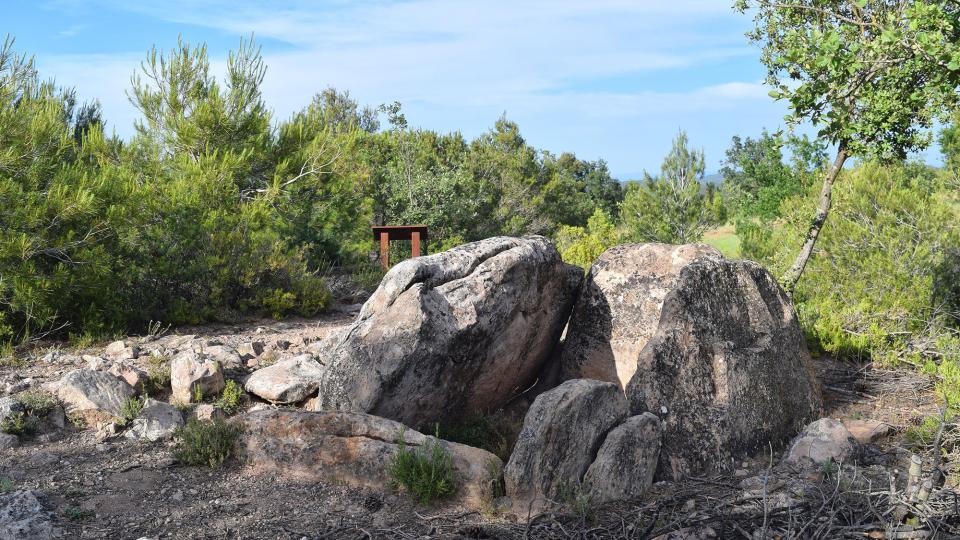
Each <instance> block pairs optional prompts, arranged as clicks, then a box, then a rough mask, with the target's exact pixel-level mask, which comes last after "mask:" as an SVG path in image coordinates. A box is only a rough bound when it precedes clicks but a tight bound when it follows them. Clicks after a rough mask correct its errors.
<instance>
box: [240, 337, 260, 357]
mask: <svg viewBox="0 0 960 540" xmlns="http://www.w3.org/2000/svg"><path fill="white" fill-rule="evenodd" d="M263 346H264V344H263V340H261V339H258V340H255V341H248V342H246V343H242V344H240V346H239V347H237V354H239V355H240V358H241V359H242V360H245V361H246V360H250V359H252V358H256V357H258V356H260V355H261V354H263Z"/></svg>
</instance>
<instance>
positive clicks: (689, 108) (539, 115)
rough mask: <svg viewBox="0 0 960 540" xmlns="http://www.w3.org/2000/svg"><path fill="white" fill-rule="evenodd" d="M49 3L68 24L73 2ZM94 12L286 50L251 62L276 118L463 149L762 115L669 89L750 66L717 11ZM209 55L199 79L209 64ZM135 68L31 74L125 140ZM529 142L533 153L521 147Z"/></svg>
mask: <svg viewBox="0 0 960 540" xmlns="http://www.w3.org/2000/svg"><path fill="white" fill-rule="evenodd" d="M59 1H61V2H64V1H66V2H68V3H69V4H70V6H71V9H79V8H78V3H82V2H83V0H59ZM91 1H92V0H91ZM95 3H98V4H99V5H100V6H101V8H103V9H120V10H135V11H137V12H138V13H140V14H146V15H148V16H150V17H154V18H157V19H161V20H165V21H170V22H176V23H180V24H188V25H193V26H201V27H208V28H214V29H216V30H219V31H225V32H228V33H231V34H234V35H237V36H238V37H239V36H240V35H246V34H249V33H251V32H253V33H255V35H256V36H258V37H259V38H261V40H263V39H264V38H267V39H269V40H275V41H280V42H283V43H286V44H287V46H286V48H283V47H273V48H271V49H270V50H268V51H267V53H266V54H265V60H266V62H267V65H268V73H267V78H266V80H265V84H264V94H265V97H266V100H267V102H268V103H269V104H270V106H271V107H273V109H274V110H275V114H276V116H277V117H278V118H285V117H287V116H288V115H289V114H291V113H292V112H294V111H296V110H298V109H300V108H301V107H303V106H304V105H306V104H307V103H308V102H309V100H310V98H311V96H312V95H313V94H314V93H316V92H317V91H319V90H321V89H322V88H324V87H325V86H328V85H332V86H335V87H337V88H339V89H346V90H349V91H350V92H351V94H352V95H353V96H354V97H355V98H357V99H358V100H359V101H360V102H361V103H367V104H374V105H375V104H379V103H382V102H388V101H393V100H398V101H401V102H403V103H404V106H405V108H406V109H407V111H408V113H407V118H408V120H410V121H411V122H412V123H413V124H414V125H422V126H424V127H430V128H433V129H440V130H444V131H451V130H455V129H461V130H462V131H463V132H464V133H465V134H466V135H468V136H469V135H474V134H477V133H479V132H480V131H482V130H484V129H486V128H487V127H488V126H490V125H491V124H492V122H493V120H495V119H496V117H497V116H498V115H499V114H500V113H501V112H503V111H507V112H508V113H509V115H510V116H511V117H513V118H517V119H518V120H519V119H521V118H524V119H529V120H530V122H531V123H530V124H526V123H524V122H523V121H521V127H522V128H523V129H524V131H525V132H526V133H528V134H529V133H533V134H537V133H553V134H569V135H568V136H567V137H566V138H565V139H564V140H555V139H556V137H549V138H550V139H551V140H550V141H549V143H550V144H557V145H562V146H563V147H564V148H567V149H573V150H577V149H579V148H580V147H581V146H582V145H583V141H582V140H579V139H578V137H582V134H584V133H589V132H593V131H596V130H598V129H600V130H601V131H603V129H602V126H607V131H609V132H614V131H619V130H621V129H622V127H623V126H622V125H615V124H616V123H620V124H623V123H628V124H636V123H637V122H644V121H647V120H650V121H651V122H653V119H657V120H656V121H658V122H662V121H663V119H664V118H668V117H670V116H671V115H673V116H676V117H677V118H678V119H679V118H683V117H686V116H688V115H690V114H694V113H710V112H716V111H729V110H732V109H735V108H737V107H745V106H746V107H750V104H751V103H756V102H758V101H762V102H764V103H766V102H768V101H769V98H768V97H767V96H766V90H764V89H763V86H762V84H760V83H755V82H749V81H747V82H743V81H736V76H731V79H732V80H731V81H728V82H724V83H721V84H713V85H710V84H708V82H707V81H704V82H702V83H700V84H699V85H698V84H695V83H690V82H688V83H686V84H687V86H686V87H684V86H682V85H679V84H673V85H671V84H670V83H669V82H670V80H671V79H672V78H673V77H674V76H675V75H676V74H678V73H686V74H687V76H686V77H684V79H686V80H688V81H692V80H696V79H697V77H695V76H690V72H692V71H695V70H697V69H698V68H699V67H701V66H705V65H708V64H709V63H714V62H723V61H732V60H735V59H738V58H749V57H750V56H752V55H755V54H756V51H755V50H754V49H752V48H751V47H750V46H749V45H748V44H747V43H746V40H745V38H744V37H743V27H744V26H745V25H746V24H748V22H747V21H744V20H743V19H742V17H737V16H735V15H734V14H733V13H732V12H731V11H730V9H729V5H728V2H726V1H724V0H674V1H669V2H668V1H663V0H594V1H591V2H582V1H576V2H574V1H562V0H553V1H544V0H535V1H524V2H516V1H513V2H506V1H503V0H496V1H487V2H476V1H475V0H474V1H461V0H414V1H405V2H383V1H362V2H348V1H328V2H323V3H322V4H321V3H318V2H312V1H310V2H308V1H305V0H302V1H286V2H280V3H279V4H271V5H270V6H266V4H262V3H259V2H243V1H240V2H233V1H227V0H205V1H199V2H197V1H187V0H175V1H172V2H165V3H164V4H163V5H162V6H161V5H158V4H157V3H147V2H140V3H134V2H119V1H117V0H99V1H97V2H95ZM104 6H106V7H104ZM88 9H90V5H89V4H88ZM185 37H187V38H189V37H190V31H189V28H187V29H185ZM157 45H158V46H159V47H161V48H165V47H170V46H172V45H173V44H172V43H158V44H157ZM218 53H221V54H220V58H217V59H215V60H218V62H215V65H216V64H221V65H222V52H220V51H218ZM141 58H142V53H137V54H132V55H128V54H122V55H113V56H111V55H107V56H103V55H100V56H75V55H74V56H59V57H47V58H39V59H38V60H39V61H40V67H41V69H42V70H43V71H44V73H47V74H51V75H54V74H55V75H56V76H57V78H58V81H59V82H61V83H63V84H70V85H74V86H76V87H77V88H78V93H79V94H80V96H81V97H82V98H90V97H97V98H99V99H101V101H102V103H103V106H104V109H105V113H106V117H107V119H108V121H109V122H110V123H111V125H113V126H114V127H115V128H116V129H117V131H118V132H119V133H120V134H121V135H128V134H130V133H131V132H132V125H133V119H134V118H135V117H136V112H135V110H134V109H133V108H132V106H131V105H130V104H129V103H128V101H127V98H126V95H125V93H124V90H125V89H127V88H128V87H129V77H130V75H131V74H132V73H133V72H134V71H135V70H136V69H137V67H138V65H139V61H140V59H141ZM652 74H657V76H660V77H662V78H661V79H660V82H663V83H664V84H660V85H658V86H659V87H660V88H661V90H658V91H651V90H631V91H628V90H626V89H624V88H621V87H618V84H617V82H616V81H618V80H619V81H621V82H622V80H624V79H634V78H640V77H647V78H650V77H651V76H652ZM610 81H614V82H610ZM777 119H778V118H777ZM667 121H668V122H670V121H669V120H667ZM560 123H563V124H564V125H563V126H559V125H558V124H560ZM541 124H542V125H541ZM670 124H671V125H670V127H669V130H668V131H667V132H666V133H665V134H663V135H662V136H663V138H665V139H667V140H669V137H670V136H672V134H673V132H675V127H674V124H673V123H672V122H670ZM531 142H532V143H533V144H537V145H539V144H541V143H540V141H538V140H536V139H535V138H532V137H531ZM588 146H589V145H588ZM554 149H556V148H554ZM590 153H596V152H593V151H588V154H590ZM600 153H602V152H600ZM626 159H631V160H632V159H639V158H631V157H629V156H628V157H626ZM611 161H612V160H611ZM611 164H612V165H614V166H615V167H616V166H619V167H621V168H628V169H630V168H632V169H639V168H642V167H643V166H645V165H646V164H645V163H639V162H638V163H623V164H614V163H611Z"/></svg>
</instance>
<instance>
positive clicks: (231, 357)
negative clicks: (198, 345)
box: [203, 345, 244, 370]
mask: <svg viewBox="0 0 960 540" xmlns="http://www.w3.org/2000/svg"><path fill="white" fill-rule="evenodd" d="M203 354H205V355H206V356H207V357H208V358H211V359H213V360H216V361H217V362H220V366H221V367H223V369H226V370H238V369H240V368H242V367H243V365H244V363H243V360H242V359H241V357H240V355H239V354H237V351H235V350H233V349H232V348H230V347H227V346H226V345H212V346H209V347H204V349H203Z"/></svg>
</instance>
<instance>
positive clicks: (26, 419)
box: [0, 390, 57, 436]
mask: <svg viewBox="0 0 960 540" xmlns="http://www.w3.org/2000/svg"><path fill="white" fill-rule="evenodd" d="M13 398H14V400H15V401H16V402H17V403H19V404H20V405H22V406H23V410H22V411H15V412H13V413H11V414H10V415H8V416H7V418H6V419H5V420H4V421H3V422H0V431H2V432H4V433H9V434H11V435H19V436H29V435H33V434H34V433H36V432H37V430H38V429H39V428H40V424H41V422H42V421H43V418H45V417H46V416H47V415H48V414H49V413H50V411H52V410H53V408H54V407H56V406H57V401H56V399H54V398H53V396H51V395H50V394H48V393H46V392H42V391H39V390H29V391H26V392H20V393H19V394H14V396H13Z"/></svg>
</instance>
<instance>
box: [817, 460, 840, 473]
mask: <svg viewBox="0 0 960 540" xmlns="http://www.w3.org/2000/svg"><path fill="white" fill-rule="evenodd" d="M820 472H822V473H823V475H824V476H825V477H827V478H829V477H831V476H834V475H835V474H837V473H838V472H840V465H838V464H837V462H836V461H834V460H832V459H830V460H827V461H824V462H823V463H821V464H820Z"/></svg>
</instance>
